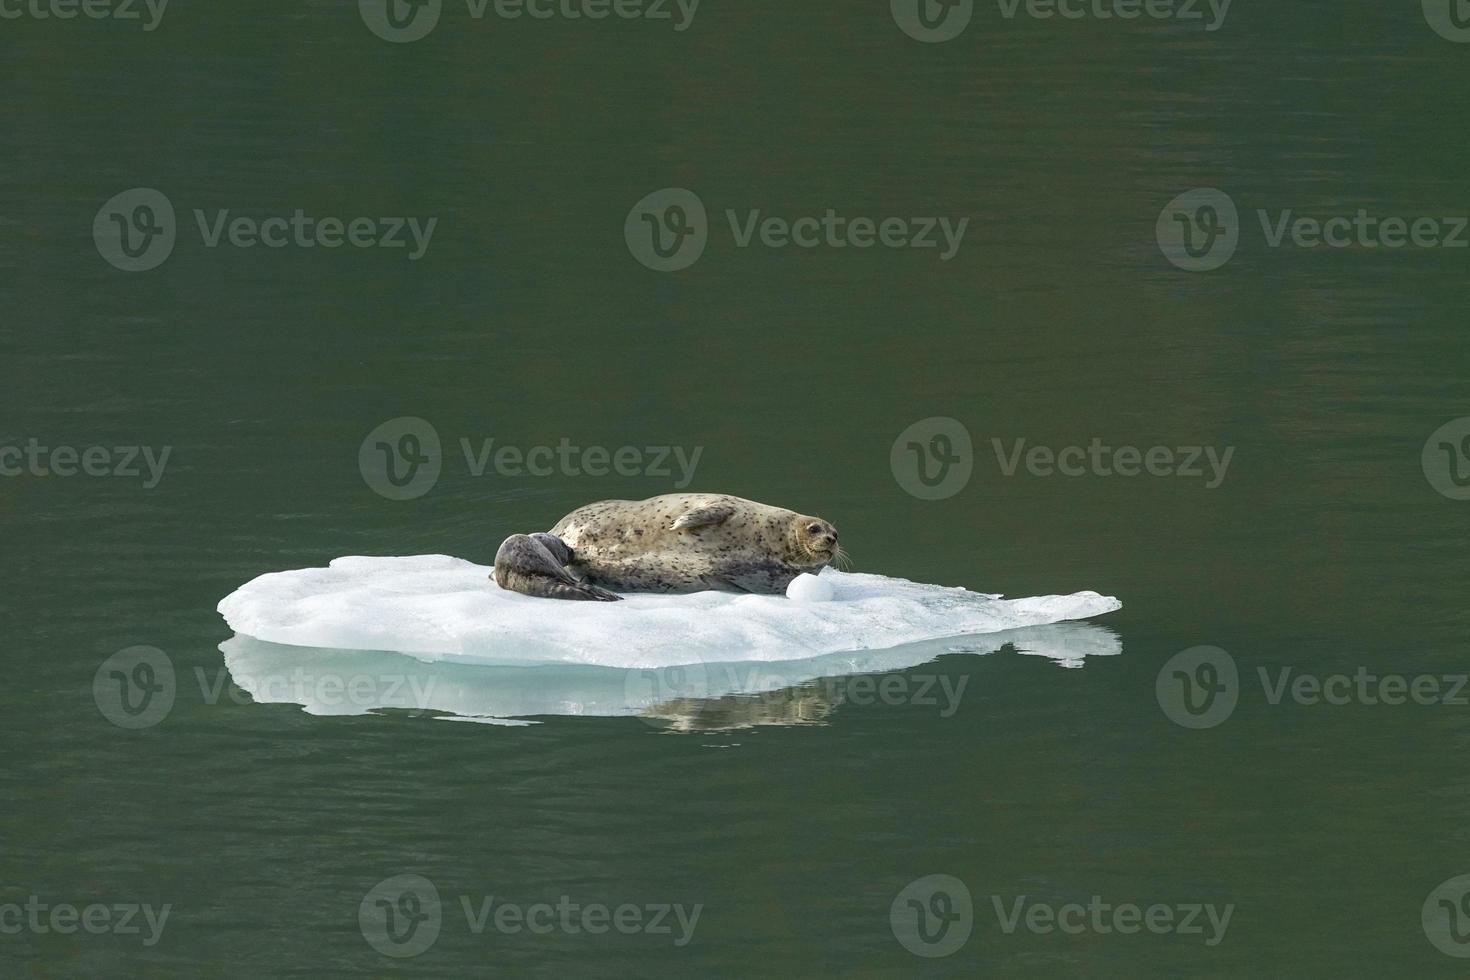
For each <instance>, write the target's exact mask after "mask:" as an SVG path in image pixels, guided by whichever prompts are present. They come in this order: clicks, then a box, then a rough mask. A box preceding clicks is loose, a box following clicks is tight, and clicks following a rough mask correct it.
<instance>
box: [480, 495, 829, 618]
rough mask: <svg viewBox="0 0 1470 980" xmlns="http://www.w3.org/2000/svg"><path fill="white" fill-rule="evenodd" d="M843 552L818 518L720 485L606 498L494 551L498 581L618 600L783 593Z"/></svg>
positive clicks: (562, 595)
mask: <svg viewBox="0 0 1470 980" xmlns="http://www.w3.org/2000/svg"><path fill="white" fill-rule="evenodd" d="M836 554H837V531H836V530H835V529H834V528H833V527H832V525H831V524H829V523H827V522H826V521H824V520H822V519H821V518H818V517H807V516H804V515H802V514H798V513H796V512H795V511H791V510H786V509H784V508H781V507H772V506H769V505H768V504H761V503H756V502H755V501H753V500H745V499H744V498H742V497H732V496H730V495H728V494H717V493H675V494H667V495H665V496H662V497H651V498H649V499H648V500H603V501H599V502H598V503H595V504H588V505H587V506H585V507H579V508H577V509H576V510H574V511H572V512H571V513H570V514H568V515H567V516H566V517H563V518H562V519H561V520H559V521H557V522H556V525H555V526H554V527H552V529H551V532H550V533H549V534H530V535H527V534H515V535H511V536H510V537H509V538H506V540H505V543H503V544H502V545H501V546H500V551H499V552H497V554H496V556H495V581H496V582H497V583H499V585H500V586H501V587H502V588H506V589H511V590H513V591H516V592H523V593H525V594H526V595H533V596H542V597H546V598H557V599H599V600H609V599H616V598H618V597H617V596H616V595H614V594H613V593H614V592H666V593H667V592H701V591H705V590H708V589H713V590H717V591H722V592H754V593H760V594H780V593H784V592H785V591H786V586H788V585H790V584H791V580H792V579H794V578H796V576H798V575H800V574H802V573H803V572H812V573H814V572H818V571H820V570H821V569H822V568H823V567H824V566H826V565H827V564H829V563H830V562H831V561H832V560H833V558H835V557H836Z"/></svg>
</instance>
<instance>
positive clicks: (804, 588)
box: [786, 575, 835, 602]
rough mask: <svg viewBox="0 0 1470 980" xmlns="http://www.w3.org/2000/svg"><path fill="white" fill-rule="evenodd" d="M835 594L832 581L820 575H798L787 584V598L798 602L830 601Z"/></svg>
mask: <svg viewBox="0 0 1470 980" xmlns="http://www.w3.org/2000/svg"><path fill="white" fill-rule="evenodd" d="M833 595H835V593H834V592H833V591H832V583H831V582H828V581H825V580H824V579H823V578H822V577H821V576H819V575H798V576H796V578H794V579H792V580H791V584H790V585H788V586H786V598H788V599H795V600H796V601H797V602H830V601H831V600H832V596H833Z"/></svg>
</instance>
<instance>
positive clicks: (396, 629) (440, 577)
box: [219, 555, 1122, 676]
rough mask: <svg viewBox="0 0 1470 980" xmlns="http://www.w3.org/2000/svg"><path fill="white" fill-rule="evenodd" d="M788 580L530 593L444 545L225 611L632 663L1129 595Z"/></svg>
mask: <svg viewBox="0 0 1470 980" xmlns="http://www.w3.org/2000/svg"><path fill="white" fill-rule="evenodd" d="M788 594H789V597H788V596H757V595H733V594H729V593H722V592H700V593H696V594H693V595H675V596H667V595H630V596H628V597H627V598H625V599H624V600H623V601H622V602H570V601H557V600H549V599H533V598H531V597H529V596H523V595H520V594H518V593H514V592H507V591H505V590H503V589H501V588H500V587H499V586H497V585H496V584H495V583H494V581H492V580H491V578H490V569H489V568H487V567H485V566H482V565H476V564H474V563H473V562H468V561H464V560H463V559H459V558H451V557H448V556H446V555H418V556H414V557H405V558H364V557H350V558H338V559H337V560H336V561H333V562H332V563H331V565H330V566H329V567H327V568H303V569H298V570H295V571H287V572H272V573H270V574H266V575H262V576H260V577H259V578H256V579H254V580H253V581H250V582H248V583H246V584H245V585H243V586H241V587H240V588H239V589H237V590H236V591H235V592H233V593H231V594H230V595H229V596H227V597H225V599H223V600H222V601H221V602H220V604H219V612H220V614H221V615H222V616H224V618H225V621H226V622H227V623H229V625H230V627H231V628H232V629H234V630H235V632H236V633H239V634H243V635H244V636H246V637H252V638H254V639H256V640H262V641H266V642H267V643H269V644H284V645H287V646H296V647H318V648H329V649H333V650H337V651H343V650H358V651H393V652H396V653H402V654H408V655H410V656H412V657H413V658H414V659H416V660H419V661H426V662H445V663H454V664H481V665H516V666H526V665H534V664H566V665H570V664H578V665H587V666H596V667H606V668H616V669H623V670H627V669H630V668H663V667H672V666H676V665H680V664H701V665H709V664H715V663H741V662H760V663H770V662H776V661H805V660H810V659H811V658H814V657H820V656H823V655H828V654H843V653H849V654H850V653H854V652H858V651H873V650H887V649H889V648H893V647H898V646H901V645H904V644H914V643H919V642H921V641H927V640H935V639H940V638H944V637H962V636H963V637H971V638H973V637H975V636H976V635H980V634H994V633H1000V632H1002V631H1007V630H1018V629H1021V628H1024V627H1035V626H1044V625H1047V624H1051V623H1061V622H1064V621H1067V620H1077V619H1085V618H1088V617H1091V616H1100V615H1102V614H1104V613H1108V612H1112V611H1113V610H1115V609H1118V608H1120V606H1121V605H1122V604H1121V603H1120V602H1118V600H1117V599H1114V598H1112V597H1110V596H1102V595H1098V594H1097V593H1096V592H1078V593H1075V594H1073V595H1063V596H1034V597H1031V598H1024V599H1002V598H1000V597H998V596H992V595H984V594H981V593H976V592H969V591H966V590H965V589H960V588H947V587H944V586H938V585H924V584H920V583H917V582H910V581H907V580H905V579H898V578H887V577H884V576H882V575H867V574H857V573H847V572H840V571H837V570H836V569H831V568H828V569H824V570H823V572H822V573H821V575H820V577H819V578H817V579H816V580H813V579H812V577H811V576H802V577H801V578H799V579H797V581H796V582H793V583H792V587H791V589H790V590H788ZM1103 632H1106V631H1103ZM1107 635H1109V636H1111V634H1107ZM933 655H934V654H933V653H932V652H931V653H930V654H929V656H930V657H932V656H933ZM1058 659H1062V660H1067V659H1071V660H1078V658H1076V657H1073V658H1066V657H1059V658H1058ZM919 662H922V661H919ZM1079 662H1080V661H1079ZM898 666H904V665H903V664H899V665H898ZM231 669H232V670H233V667H232V668H231ZM859 669H863V668H859ZM849 672H851V671H849ZM809 676H816V675H809Z"/></svg>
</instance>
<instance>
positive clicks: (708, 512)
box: [669, 504, 735, 531]
mask: <svg viewBox="0 0 1470 980" xmlns="http://www.w3.org/2000/svg"><path fill="white" fill-rule="evenodd" d="M734 513H735V508H734V507H732V506H730V505H729V504H716V505H715V506H713V507H697V508H695V509H694V510H691V511H687V512H686V513H683V514H680V515H679V516H678V517H677V518H676V519H675V520H674V523H672V524H670V525H669V530H670V531H683V530H687V529H689V528H697V527H713V526H714V525H716V524H723V523H725V522H726V521H728V520H729V519H730V517H731V515H733V514H734Z"/></svg>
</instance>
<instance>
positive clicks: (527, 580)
mask: <svg viewBox="0 0 1470 980" xmlns="http://www.w3.org/2000/svg"><path fill="white" fill-rule="evenodd" d="M571 557H572V549H570V548H568V547H567V546H566V543H565V542H563V541H562V540H561V539H560V538H557V537H554V536H552V535H550V534H512V535H511V536H510V537H508V538H506V539H505V540H504V541H503V542H501V545H500V550H499V551H497V552H496V553H495V573H494V574H495V584H497V585H499V586H500V587H501V588H502V589H506V590H508V591H510V592H519V593H521V594H522V595H529V596H536V597H538V598H541V599H585V600H592V601H594V602H616V601H617V600H618V599H621V598H622V596H619V595H617V594H616V593H613V592H609V591H608V590H607V589H601V588H598V587H597V586H595V585H591V584H589V583H587V582H579V581H577V580H576V579H575V578H573V577H572V573H571V572H569V571H567V569H566V564H567V562H569V561H570V560H571Z"/></svg>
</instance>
